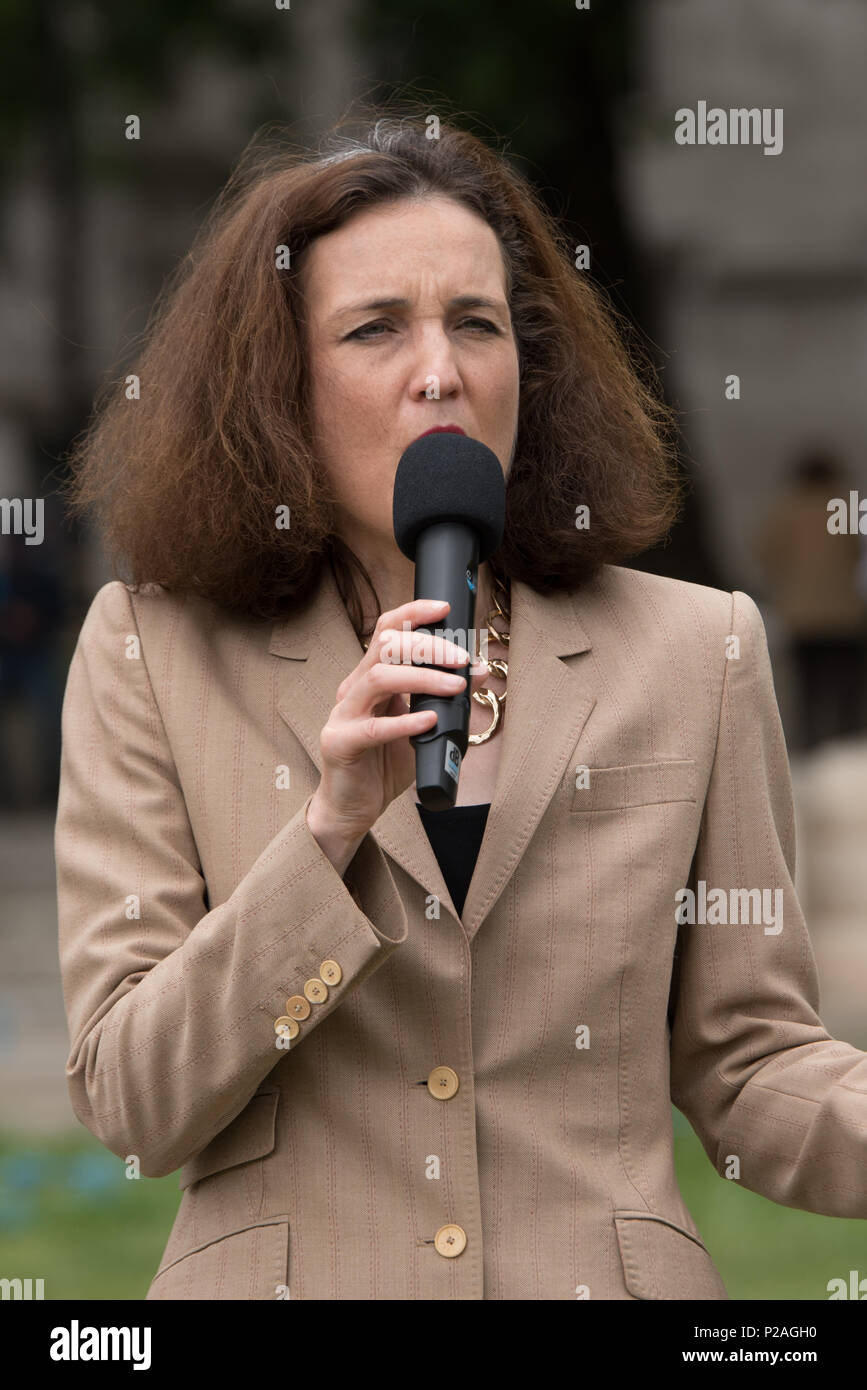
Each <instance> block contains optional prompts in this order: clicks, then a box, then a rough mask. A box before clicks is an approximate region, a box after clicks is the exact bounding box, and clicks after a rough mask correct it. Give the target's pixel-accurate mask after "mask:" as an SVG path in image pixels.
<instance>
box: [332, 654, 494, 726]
mask: <svg viewBox="0 0 867 1390" xmlns="http://www.w3.org/2000/svg"><path fill="white" fill-rule="evenodd" d="M466 688H467V683H466V681H465V680H464V678H463V676H461V675H459V674H458V673H457V672H454V671H448V672H447V671H437V670H434V669H433V668H431V667H430V666H404V665H399V664H398V663H391V662H377V663H376V665H374V666H372V667H371V668H370V670H369V671H366V672H365V673H364V675H363V676H361V677H360V678H359V679H358V680H357V681H356V682H355V683H354V684H353V685H352V686H350V688H349V689H348V690H347V692H346V694H345V696H344V697H343V702H342V711H341V712H342V714H343V717H344V718H345V719H353V718H357V717H359V716H361V715H370V714H372V713H374V712H375V710H376V708H377V706H380V705H382V703H383V701H385V700H390V699H391V698H392V696H394V695H412V694H414V693H421V694H424V695H443V696H448V695H460V694H461V692H462V691H465V690H466Z"/></svg>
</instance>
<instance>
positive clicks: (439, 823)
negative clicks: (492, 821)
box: [415, 801, 491, 917]
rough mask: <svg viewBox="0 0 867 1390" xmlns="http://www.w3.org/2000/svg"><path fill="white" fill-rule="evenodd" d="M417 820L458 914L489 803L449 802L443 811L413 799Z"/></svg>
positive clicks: (461, 908)
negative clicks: (433, 809)
mask: <svg viewBox="0 0 867 1390" xmlns="http://www.w3.org/2000/svg"><path fill="white" fill-rule="evenodd" d="M415 804H416V806H417V807H418V813H419V816H420V817H421V823H422V825H423V826H424V828H425V830H426V831H427V837H428V839H429V840H430V842H431V848H432V849H433V852H434V854H435V855H436V857H437V862H438V864H439V866H440V868H441V870H442V875H443V878H444V879H445V881H446V886H447V888H448V890H449V892H450V893H451V895H452V902H453V903H454V905H455V910H456V912H457V914H458V916H459V917H460V915H461V913H462V912H463V910H464V903H465V902H466V897H467V889H468V888H469V886H470V879H471V878H472V876H473V870H474V868H475V867H476V859H477V858H478V855H479V849H480V848H481V844H482V839H483V837H484V834H485V825H486V824H487V820H488V812H489V811H490V809H491V803H490V802H489V801H488V802H484V803H482V804H480V805H478V806H450V807H449V809H448V810H447V811H429V810H428V809H427V808H426V807H425V806H422V804H421V802H420V801H417V802H416V803H415Z"/></svg>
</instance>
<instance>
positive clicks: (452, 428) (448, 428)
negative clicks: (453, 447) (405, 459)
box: [412, 425, 466, 444]
mask: <svg viewBox="0 0 867 1390" xmlns="http://www.w3.org/2000/svg"><path fill="white" fill-rule="evenodd" d="M426 434H466V430H462V429H461V427H460V425H434V427H433V429H430V430H425V431H424V434H420V435H419V436H418V438H419V439H424V437H425V435H426ZM412 442H413V444H414V443H415V440H413V441H412Z"/></svg>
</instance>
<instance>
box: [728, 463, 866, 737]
mask: <svg viewBox="0 0 867 1390" xmlns="http://www.w3.org/2000/svg"><path fill="white" fill-rule="evenodd" d="M849 488H850V481H849V479H848V477H847V474H846V471H845V469H843V468H842V467H841V466H840V465H839V464H838V463H837V461H836V460H835V458H834V457H833V455H831V454H829V453H826V452H823V451H819V450H811V451H810V452H808V453H806V454H805V455H803V456H802V458H801V459H800V460H799V461H798V462H797V463H796V465H795V466H794V468H793V469H792V473H791V481H790V484H789V486H788V487H787V488H786V489H785V490H784V491H783V492H782V493H781V495H780V496H779V497H778V498H777V500H776V501H775V502H774V504H773V505H772V507H771V508H770V509H769V510H768V512H767V514H766V516H765V519H764V521H763V523H762V525H761V526H760V527H759V529H758V532H757V535H756V541H755V545H756V554H757V558H758V561H759V564H760V566H761V568H762V572H763V575H764V578H765V583H766V588H767V594H768V598H769V599H770V601H771V603H772V604H773V605H774V607H775V609H776V611H777V613H778V614H779V617H780V620H781V622H782V624H783V626H784V628H785V630H786V632H787V633H788V638H789V647H790V652H791V656H792V661H793V665H794V670H795V678H796V680H797V683H798V704H799V711H800V722H801V741H802V745H803V747H804V748H805V749H806V750H810V749H814V748H816V747H817V746H818V745H819V744H821V743H824V742H825V741H826V740H829V739H834V738H844V737H846V736H847V735H852V734H857V733H860V732H861V731H862V729H863V727H864V720H863V691H864V654H865V640H867V602H865V598H864V595H863V593H862V591H861V584H860V576H859V567H860V563H861V545H862V537H861V536H860V535H859V534H856V535H849V534H835V533H833V532H831V531H829V530H828V520H829V515H830V513H829V511H828V503H829V502H830V501H831V499H832V498H835V497H842V498H843V499H844V501H845V502H846V505H847V512H848V502H849Z"/></svg>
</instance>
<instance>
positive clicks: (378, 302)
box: [328, 294, 508, 323]
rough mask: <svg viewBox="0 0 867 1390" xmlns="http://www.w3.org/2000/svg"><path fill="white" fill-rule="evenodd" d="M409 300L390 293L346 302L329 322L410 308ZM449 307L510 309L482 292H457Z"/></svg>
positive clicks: (502, 302) (501, 300)
mask: <svg viewBox="0 0 867 1390" xmlns="http://www.w3.org/2000/svg"><path fill="white" fill-rule="evenodd" d="M408 308H409V300H408V299H403V298H401V297H400V296H399V295H389V296H387V297H382V298H380V299H368V300H366V301H365V302H364V303H363V304H345V305H344V306H343V308H342V309H338V310H337V311H336V313H334V314H332V315H331V316H330V317H329V319H328V322H329V323H331V322H332V321H333V320H334V319H339V318H343V317H344V315H346V314H362V313H367V312H368V311H369V310H372V309H408ZM448 308H449V309H496V310H499V311H500V312H501V313H502V312H503V311H504V310H506V309H508V305H507V304H506V302H505V300H503V299H488V298H486V296H484V295H481V294H457V295H455V297H454V299H450V300H449V302H448Z"/></svg>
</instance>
